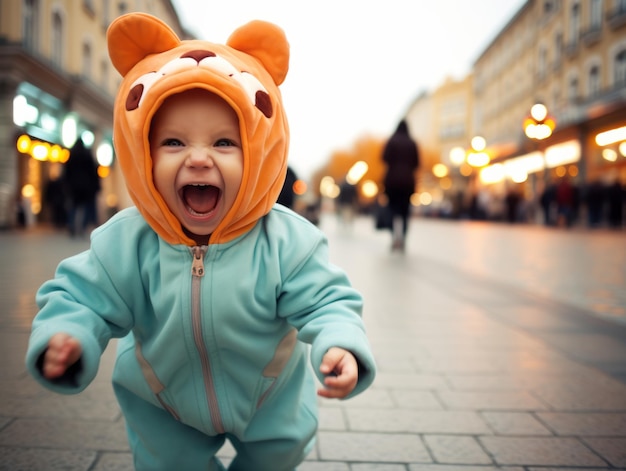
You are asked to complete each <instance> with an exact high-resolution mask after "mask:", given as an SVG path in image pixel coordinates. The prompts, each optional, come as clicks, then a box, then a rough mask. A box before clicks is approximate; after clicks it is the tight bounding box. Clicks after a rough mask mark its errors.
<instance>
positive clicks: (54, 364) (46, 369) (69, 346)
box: [43, 334, 83, 379]
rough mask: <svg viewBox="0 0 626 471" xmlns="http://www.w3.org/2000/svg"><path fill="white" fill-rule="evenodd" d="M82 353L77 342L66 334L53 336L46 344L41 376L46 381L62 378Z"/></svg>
mask: <svg viewBox="0 0 626 471" xmlns="http://www.w3.org/2000/svg"><path fill="white" fill-rule="evenodd" d="M82 353H83V349H82V347H81V346H80V343H79V342H78V340H76V339H75V338H73V337H70V336H69V335H67V334H55V335H53V336H52V338H50V341H49V342H48V350H46V354H45V356H44V361H43V375H44V376H45V377H46V378H48V379H54V378H58V377H59V376H63V373H65V371H66V370H67V369H68V368H69V367H70V366H72V365H73V364H74V363H76V362H77V361H78V360H79V358H80V356H81V355H82Z"/></svg>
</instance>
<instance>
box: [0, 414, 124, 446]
mask: <svg viewBox="0 0 626 471" xmlns="http://www.w3.org/2000/svg"><path fill="white" fill-rule="evenodd" d="M2 445H4V446H14V447H26V446H34V447H46V448H50V447H52V448H58V449H68V450H103V451H128V442H127V440H126V430H125V427H124V424H123V423H122V422H121V421H120V422H116V423H113V422H96V421H82V420H64V419H54V420H50V419H18V420H16V421H13V422H11V423H10V424H9V425H8V426H7V427H5V428H4V429H2V430H1V431H0V446H2Z"/></svg>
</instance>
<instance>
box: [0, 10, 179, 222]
mask: <svg viewBox="0 0 626 471" xmlns="http://www.w3.org/2000/svg"><path fill="white" fill-rule="evenodd" d="M131 11H144V12H146V13H150V14H153V15H155V16H158V17H160V18H162V19H164V20H165V21H166V22H167V23H168V24H169V25H170V26H171V27H172V28H173V29H174V30H175V31H176V33H177V34H178V35H179V36H180V37H181V38H182V37H188V35H187V33H186V32H185V31H184V30H183V28H182V27H181V24H180V21H179V19H178V16H177V13H176V11H175V9H174V7H173V6H172V3H171V2H170V1H169V0H125V1H108V0H98V1H97V0H10V1H0V227H12V226H13V225H14V224H15V222H16V213H17V208H18V205H20V206H22V207H23V208H24V209H25V211H26V213H27V214H29V215H30V216H31V218H32V220H33V221H37V220H41V219H44V215H43V214H41V211H42V207H43V206H45V204H44V203H45V202H44V201H42V199H43V195H44V192H45V188H46V186H47V184H48V183H49V182H50V181H51V180H55V179H56V178H57V177H58V175H59V174H60V173H61V170H62V165H63V161H64V160H66V159H67V150H68V149H69V148H70V147H71V146H72V145H73V143H74V142H75V140H76V138H77V137H79V136H80V137H82V138H83V140H84V141H85V143H86V144H88V145H89V146H91V147H92V149H93V151H94V154H96V155H97V156H98V160H99V162H100V165H101V171H102V173H101V176H102V177H103V184H102V188H103V191H102V192H101V195H100V196H101V201H100V202H99V203H100V205H101V207H103V209H104V208H106V207H111V208H113V207H118V206H122V207H123V206H127V205H128V204H129V201H128V195H127V193H126V189H125V187H124V183H123V180H122V176H121V175H120V174H119V172H117V171H116V165H115V155H114V151H113V147H112V139H111V135H112V124H113V123H112V120H113V101H114V95H115V91H116V89H117V87H118V85H119V83H120V81H121V77H120V76H119V74H118V72H117V71H116V70H115V68H114V67H113V66H112V64H111V63H110V60H109V57H108V52H107V47H106V31H107V28H108V26H109V24H110V22H111V21H112V20H113V19H114V18H116V17H117V16H119V15H121V14H124V13H128V12H131ZM101 213H102V212H101Z"/></svg>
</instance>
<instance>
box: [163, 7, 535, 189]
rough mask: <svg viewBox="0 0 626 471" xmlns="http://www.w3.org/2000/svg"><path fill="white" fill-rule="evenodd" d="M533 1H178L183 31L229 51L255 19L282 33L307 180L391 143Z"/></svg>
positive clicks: (287, 87)
mask: <svg viewBox="0 0 626 471" xmlns="http://www.w3.org/2000/svg"><path fill="white" fill-rule="evenodd" d="M525 1H526V0H384V1H381V0H376V1H375V0H317V1H314V2H300V1H297V0H223V1H220V2H212V1H208V0H173V2H172V3H173V4H174V6H175V8H176V11H177V12H178V14H179V17H180V20H181V22H182V24H183V27H184V28H186V29H187V30H188V31H190V32H191V33H192V34H194V35H195V36H197V37H199V38H201V39H206V40H209V41H212V42H217V43H224V42H225V41H226V39H227V38H228V36H229V35H230V34H231V33H232V32H233V31H234V30H235V29H236V28H237V27H239V26H241V25H243V24H245V23H247V22H248V21H250V20H252V19H261V20H266V21H270V22H273V23H275V24H277V25H279V26H280V27H282V28H283V29H284V30H285V33H286V35H287V39H288V40H289V43H290V46H291V60H290V68H289V73H288V75H287V78H286V80H285V82H284V83H283V85H282V86H281V90H282V94H283V102H284V105H285V108H286V112H287V117H288V119H289V124H290V128H291V145H290V153H289V163H290V165H291V166H292V167H293V168H294V169H295V171H296V173H298V175H299V176H301V177H304V178H307V177H309V176H310V175H311V173H312V172H313V171H315V170H316V169H318V168H319V167H320V166H322V165H323V164H324V162H326V161H327V160H328V158H329V156H330V155H331V154H332V153H333V152H334V151H337V150H344V149H345V150H349V149H350V148H352V145H353V144H354V142H355V141H356V140H357V139H358V138H360V137H362V136H365V135H373V136H376V137H382V138H386V137H387V136H388V135H389V134H390V133H392V132H393V130H394V129H395V127H396V125H397V123H398V121H399V120H400V119H401V118H402V117H403V115H404V113H405V112H406V110H407V108H408V106H409V105H410V104H411V102H413V100H414V99H415V98H416V97H417V96H418V95H419V94H420V93H421V92H424V91H432V90H434V89H435V88H436V87H437V86H439V85H441V84H442V83H443V82H444V80H445V79H446V77H452V78H455V79H460V78H463V77H464V76H465V75H466V74H467V73H469V72H470V71H471V67H472V64H473V63H474V61H475V60H476V59H477V58H478V56H479V55H480V54H481V53H482V52H483V51H484V49H485V48H486V46H487V45H488V44H489V43H490V42H491V41H492V40H493V39H494V37H495V36H496V35H497V33H498V32H499V31H500V30H501V29H502V28H503V27H504V26H505V25H506V24H507V23H508V22H509V20H511V18H513V16H514V15H515V13H517V11H519V9H520V8H521V7H522V5H523V4H524V3H525Z"/></svg>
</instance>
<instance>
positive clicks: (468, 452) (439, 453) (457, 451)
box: [424, 435, 493, 464]
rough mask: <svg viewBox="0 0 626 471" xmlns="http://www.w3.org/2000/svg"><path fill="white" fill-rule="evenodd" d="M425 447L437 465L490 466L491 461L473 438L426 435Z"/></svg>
mask: <svg viewBox="0 0 626 471" xmlns="http://www.w3.org/2000/svg"><path fill="white" fill-rule="evenodd" d="M424 441H425V442H426V446H427V447H428V449H429V450H430V452H431V453H432V454H433V456H434V460H435V461H436V462H438V463H448V464H451V463H455V464H491V463H493V461H492V460H491V458H489V456H488V455H487V454H486V453H485V452H484V451H483V449H482V447H481V446H480V444H479V443H478V442H477V441H476V439H475V438H474V437H464V436H458V435H426V436H425V437H424Z"/></svg>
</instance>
